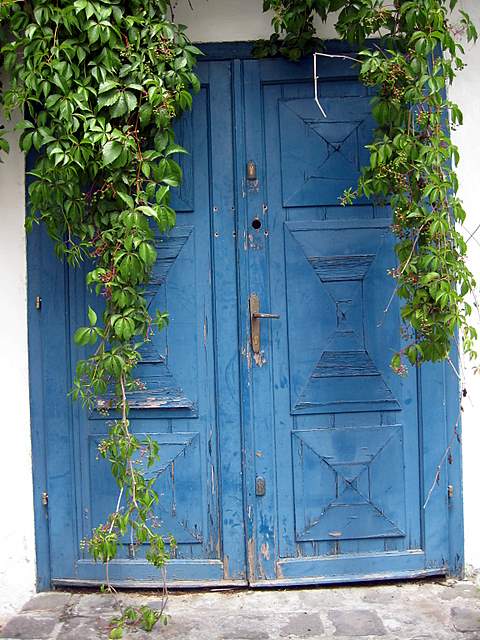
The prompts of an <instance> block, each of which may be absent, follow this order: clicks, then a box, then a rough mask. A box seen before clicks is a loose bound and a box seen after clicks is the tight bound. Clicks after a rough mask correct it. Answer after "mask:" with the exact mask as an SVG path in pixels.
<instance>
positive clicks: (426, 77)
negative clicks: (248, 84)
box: [255, 0, 477, 373]
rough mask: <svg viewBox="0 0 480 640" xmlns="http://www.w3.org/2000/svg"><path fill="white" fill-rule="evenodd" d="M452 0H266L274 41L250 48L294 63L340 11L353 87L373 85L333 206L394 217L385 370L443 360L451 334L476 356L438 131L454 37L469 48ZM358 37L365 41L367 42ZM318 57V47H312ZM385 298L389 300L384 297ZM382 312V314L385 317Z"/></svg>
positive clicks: (453, 115) (468, 27)
mask: <svg viewBox="0 0 480 640" xmlns="http://www.w3.org/2000/svg"><path fill="white" fill-rule="evenodd" d="M456 5H457V0H415V1H406V0H394V2H393V3H385V2H383V1H382V0H300V1H296V0H265V2H264V9H265V10H269V9H273V11H274V18H273V21H272V24H273V27H274V31H275V33H274V34H273V35H272V37H271V38H270V40H267V41H261V42H259V43H258V44H257V47H256V50H255V52H256V54H257V55H258V56H260V57H264V56H269V55H276V54H282V55H284V56H286V57H287V58H290V59H293V60H296V59H298V58H300V57H302V56H303V55H305V54H308V53H311V52H312V50H313V49H314V48H315V47H317V40H316V38H315V29H314V23H313V19H314V16H315V15H318V16H319V17H320V18H321V19H325V18H326V17H327V16H328V14H329V13H330V12H332V11H340V13H339V15H338V20H337V24H336V29H337V32H338V33H339V35H340V36H341V37H342V38H343V39H345V40H347V41H348V42H349V43H351V44H352V45H355V46H356V47H357V49H359V50H358V53H357V54H355V56H356V57H355V58H353V62H355V60H356V61H357V64H358V71H359V77H360V80H361V81H362V82H363V83H364V84H365V85H366V86H367V87H374V88H375V90H376V92H375V97H374V98H373V115H374V116H375V118H376V121H377V123H378V128H377V130H376V135H375V140H374V141H373V142H372V144H371V145H369V146H368V149H369V151H370V164H369V166H367V167H364V168H363V169H362V172H361V176H360V179H359V182H358V185H357V187H356V188H355V187H353V186H352V189H350V190H348V191H347V192H346V193H345V194H343V197H342V203H343V204H350V203H352V202H353V201H354V200H355V199H356V198H359V197H362V196H366V197H367V198H374V199H376V200H380V201H382V202H384V203H386V202H388V203H389V204H390V205H391V208H392V211H393V224H392V230H393V233H394V234H395V235H396V237H397V244H396V252H397V256H398V266H396V267H394V268H393V267H392V269H391V271H390V274H391V276H392V277H393V278H394V280H395V283H396V284H395V293H396V294H397V295H398V296H399V297H400V298H401V299H402V300H403V302H404V303H403V305H402V317H403V320H404V321H405V327H404V330H403V334H404V338H405V346H404V347H403V348H402V350H401V351H399V352H398V353H396V354H395V355H394V356H393V359H392V367H393V369H394V370H395V371H397V372H398V373H405V372H406V370H407V369H406V366H405V364H404V362H405V360H408V361H410V363H411V364H419V363H422V362H425V361H438V360H443V359H444V358H447V357H448V356H449V353H450V349H451V345H452V342H453V341H454V340H455V338H456V335H457V333H458V332H459V333H460V335H461V337H462V339H463V350H464V352H466V353H469V354H470V355H471V356H475V355H476V353H475V344H474V343H475V339H476V337H477V334H476V331H475V328H474V327H473V326H472V325H471V324H470V320H469V317H470V316H471V312H472V308H471V306H470V304H469V303H468V301H467V297H468V296H469V295H470V294H472V293H473V291H474V287H475V281H474V278H473V276H472V274H471V272H470V270H469V269H468V267H467V265H466V263H465V258H466V252H467V247H466V243H465V241H464V238H463V236H462V234H461V231H460V230H459V229H458V227H457V225H458V224H461V223H463V221H464V219H465V211H464V209H463V207H462V203H461V202H460V200H459V198H458V196H457V190H458V180H457V176H456V173H455V166H456V164H457V163H458V160H459V154H458V149H457V148H456V146H455V145H454V144H453V142H452V141H451V139H450V136H449V132H448V127H449V126H450V127H451V128H455V127H456V126H458V125H460V124H461V123H462V113H461V111H460V109H459V107H458V106H457V105H456V104H454V103H452V102H451V101H450V100H449V99H448V96H447V88H448V86H449V85H450V84H451V83H452V82H453V80H454V78H455V75H456V73H457V72H458V71H459V70H461V69H462V68H463V66H464V63H463V60H462V54H463V52H464V50H463V47H462V44H461V40H462V39H463V37H464V36H466V39H467V40H468V41H473V40H476V38H477V32H476V30H475V27H474V25H473V24H472V22H471V20H470V18H469V16H468V14H467V13H465V12H464V11H460V12H459V13H458V15H457V16H456V17H455V18H453V17H452V14H453V12H454V10H455V8H456ZM368 38H376V40H375V42H374V44H373V45H372V44H371V45H370V46H368V47H367V46H366V42H367V39H368ZM319 50H320V51H321V49H319ZM392 298H393V296H392ZM387 311H388V309H386V312H387Z"/></svg>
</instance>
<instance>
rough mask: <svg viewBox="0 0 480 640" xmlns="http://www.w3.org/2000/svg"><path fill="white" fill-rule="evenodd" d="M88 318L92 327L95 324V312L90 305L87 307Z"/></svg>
mask: <svg viewBox="0 0 480 640" xmlns="http://www.w3.org/2000/svg"><path fill="white" fill-rule="evenodd" d="M88 320H89V322H90V324H91V326H92V327H93V326H95V325H96V324H97V314H96V313H95V311H94V310H93V309H92V307H90V306H89V307H88Z"/></svg>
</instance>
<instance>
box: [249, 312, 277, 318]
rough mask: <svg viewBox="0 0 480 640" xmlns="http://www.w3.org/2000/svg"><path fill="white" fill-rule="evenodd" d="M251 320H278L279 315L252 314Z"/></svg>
mask: <svg viewBox="0 0 480 640" xmlns="http://www.w3.org/2000/svg"><path fill="white" fill-rule="evenodd" d="M252 318H254V319H255V320H262V319H263V320H279V319H280V315H279V314H278V313H252Z"/></svg>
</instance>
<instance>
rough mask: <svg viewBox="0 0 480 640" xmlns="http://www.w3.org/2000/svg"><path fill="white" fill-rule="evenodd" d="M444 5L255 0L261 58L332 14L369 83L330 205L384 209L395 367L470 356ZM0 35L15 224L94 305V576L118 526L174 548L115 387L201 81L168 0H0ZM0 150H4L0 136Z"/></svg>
mask: <svg viewBox="0 0 480 640" xmlns="http://www.w3.org/2000/svg"><path fill="white" fill-rule="evenodd" d="M456 4H457V0H415V1H408V0H407V1H405V0H393V3H392V4H386V3H384V2H382V1H381V0H265V1H264V3H263V8H264V10H273V12H274V17H273V22H272V24H273V28H274V34H273V35H272V37H271V38H270V39H269V40H263V41H260V42H258V43H257V45H256V46H255V54H256V55H257V56H259V57H265V56H272V55H283V56H285V57H287V58H289V59H291V60H298V59H300V58H301V57H302V56H304V55H306V54H311V53H313V52H315V51H321V42H320V40H319V39H318V38H317V35H316V27H315V18H316V17H317V16H318V17H319V18H320V19H323V20H325V19H326V18H327V17H328V15H329V14H330V13H331V12H334V11H338V12H339V15H338V21H337V31H338V33H339V35H340V36H341V37H342V38H344V39H345V40H348V41H349V42H350V43H351V44H353V45H355V46H356V50H357V53H355V54H352V56H355V58H354V63H356V64H358V71H359V77H360V79H361V81H362V82H363V83H364V84H365V85H366V86H368V87H375V90H376V91H375V97H374V98H373V113H374V116H375V117H376V120H377V123H378V128H377V130H376V135H375V139H374V141H373V142H372V144H371V145H369V150H370V164H369V166H367V167H364V168H363V169H362V172H361V176H360V179H359V182H358V185H356V186H353V185H352V189H351V190H349V191H347V192H346V193H345V194H343V196H342V194H339V196H340V197H341V200H342V202H343V203H344V204H347V203H350V202H352V201H353V200H355V199H356V198H358V197H362V196H366V197H367V198H374V199H377V200H380V201H382V202H388V203H389V204H390V205H391V208H392V212H393V225H392V229H393V232H394V233H395V235H396V236H397V255H398V266H397V267H395V268H392V271H391V275H392V276H393V278H394V279H395V293H396V294H397V295H398V296H399V297H400V298H401V299H402V300H403V303H404V304H403V305H402V315H403V319H404V321H405V329H404V337H405V347H404V348H403V349H402V350H401V351H400V352H399V353H397V354H395V355H394V357H393V360H392V366H393V368H394V369H395V370H396V371H397V372H399V373H402V372H404V371H405V364H404V362H405V358H406V359H408V360H409V361H410V362H411V363H412V364H419V363H421V362H424V361H436V360H441V359H443V358H446V357H448V354H449V351H450V346H451V343H452V340H453V339H454V338H455V336H456V334H457V332H459V333H460V334H461V337H462V339H463V347H464V350H465V351H466V352H469V353H470V354H472V355H474V340H475V338H476V333H475V330H474V328H473V327H472V326H471V325H470V323H469V316H470V314H471V308H470V306H469V304H468V302H467V300H466V299H467V296H468V295H469V294H470V293H471V292H472V291H473V289H474V286H475V282H474V279H473V276H472V274H471V273H470V271H469V270H468V268H467V266H466V264H465V257H466V245H465V242H464V240H463V238H462V235H461V233H460V232H459V231H458V229H457V226H456V225H457V223H462V222H463V220H464V218H465V212H464V210H463V208H462V204H461V202H460V200H459V199H458V197H457V189H458V181H457V177H456V174H455V169H454V167H455V165H456V164H457V163H458V159H459V158H458V150H457V149H456V147H455V146H454V145H453V143H452V141H451V140H450V137H449V135H448V127H449V126H451V127H452V128H454V127H456V126H457V125H459V124H461V121H462V115H461V112H460V110H459V108H458V106H457V105H455V104H453V103H452V102H451V101H450V100H449V99H448V97H447V94H446V90H447V87H448V85H450V84H451V82H452V81H453V79H454V78H455V75H456V73H457V71H458V70H461V69H462V67H463V61H462V53H463V49H462V46H461V43H460V40H461V38H463V36H464V34H465V35H466V37H467V39H468V40H469V41H471V40H475V39H476V31H475V28H474V26H473V24H472V22H471V20H470V18H469V17H468V15H467V14H466V13H464V12H460V14H459V20H458V21H456V20H455V19H453V18H452V13H453V12H454V10H455V8H456ZM457 22H458V25H457ZM0 28H1V38H2V47H1V57H2V63H3V68H4V70H5V71H6V73H7V75H8V78H9V84H8V87H5V88H4V89H2V93H1V99H2V105H3V111H4V114H5V115H6V116H7V117H9V116H10V115H11V114H12V112H14V111H20V112H23V114H24V118H23V120H22V121H21V122H20V124H19V129H20V131H21V137H20V146H21V149H22V150H23V151H24V152H25V153H31V157H32V158H33V166H32V168H31V170H30V171H29V187H28V200H29V215H28V218H27V228H28V229H30V228H31V227H32V226H33V225H34V224H37V223H41V224H43V225H44V226H45V227H46V229H47V230H48V232H49V234H50V236H51V237H52V239H53V241H54V245H55V251H56V253H57V255H58V256H59V257H61V258H64V259H66V260H68V262H69V263H71V264H72V265H74V266H77V265H79V264H80V263H82V262H85V261H86V262H87V263H88V264H89V265H90V267H89V271H88V275H87V285H88V287H89V288H91V289H92V290H94V291H95V292H96V294H97V295H98V296H99V298H100V299H101V300H102V301H103V302H102V305H99V306H101V308H102V310H101V312H100V311H98V308H97V307H96V308H95V309H93V308H89V309H88V318H85V326H82V327H80V328H78V329H77V331H76V333H75V341H76V342H77V343H78V344H79V345H80V346H83V347H84V348H86V349H87V350H88V351H89V353H90V355H89V356H88V357H86V359H84V360H81V361H80V362H78V364H77V368H76V377H75V380H74V386H73V390H72V395H73V397H74V398H75V399H79V400H81V401H83V403H84V404H85V405H86V406H88V407H90V408H92V409H98V408H99V404H98V399H99V398H101V399H102V400H101V406H102V407H103V409H105V408H106V409H107V410H108V412H109V414H111V416H113V417H112V419H111V421H110V422H109V433H108V436H107V437H106V438H105V439H104V440H103V441H102V442H101V443H100V446H99V455H101V456H102V457H104V458H105V459H107V460H108V461H109V462H110V464H111V468H112V473H113V476H114V478H115V481H116V483H117V485H118V501H117V504H116V506H115V505H114V508H113V511H112V513H111V515H110V516H109V517H108V519H107V521H106V522H104V523H103V524H100V525H98V526H97V527H96V528H95V530H94V531H93V534H92V536H91V538H90V539H89V540H87V541H86V543H85V544H86V546H87V547H88V550H89V551H90V553H91V554H92V555H93V557H94V558H95V559H96V560H99V561H101V562H103V563H105V565H106V567H107V582H108V566H109V563H110V561H111V560H113V559H114V558H115V557H116V555H117V551H118V547H119V544H120V542H121V540H122V539H123V537H124V536H126V535H130V537H131V542H132V545H131V546H132V548H133V549H135V548H137V547H138V546H139V545H142V544H144V543H147V545H148V547H147V548H148V551H147V558H148V560H150V561H151V562H152V563H153V564H154V565H155V566H156V567H159V568H162V567H163V566H164V564H165V561H166V559H167V557H168V547H167V545H166V543H167V542H169V547H170V548H172V547H174V545H175V542H174V540H171V539H170V540H166V539H165V535H164V534H165V532H162V531H161V530H160V528H159V524H160V523H158V522H157V520H156V518H155V516H154V506H155V504H156V502H158V499H159V498H158V495H157V493H156V491H155V487H154V478H153V479H149V478H148V473H146V471H147V470H148V468H151V467H152V466H153V465H154V464H155V462H156V461H157V460H158V458H159V450H158V444H157V443H156V442H155V441H154V440H153V439H151V438H148V437H139V436H138V435H136V434H135V433H134V432H133V431H132V429H131V425H130V420H129V403H128V394H129V392H130V391H132V390H135V389H137V388H138V385H139V384H140V383H139V382H138V381H137V380H136V379H135V367H136V365H137V364H138V362H139V361H140V347H141V346H142V344H143V343H144V342H145V341H148V340H150V339H151V337H152V333H153V332H154V331H160V330H162V329H163V328H164V327H165V326H166V325H167V323H168V314H167V312H166V310H165V311H163V312H160V311H158V312H157V313H156V315H155V317H153V318H152V317H151V315H150V313H149V309H148V306H147V302H146V299H145V296H144V287H145V285H146V284H147V283H148V280H149V276H150V273H151V270H152V267H153V265H154V263H155V260H156V250H155V237H156V235H158V234H160V235H161V234H164V233H166V232H168V230H169V229H171V228H172V227H173V226H174V224H175V212H174V211H173V209H172V208H171V207H170V205H169V196H170V190H171V189H172V188H175V187H177V186H179V185H180V183H181V180H182V175H181V169H180V166H179V164H178V163H177V161H176V159H175V158H176V157H177V155H178V154H180V153H184V150H183V149H182V148H180V147H179V146H178V145H177V144H176V143H175V137H174V133H173V121H174V119H175V118H176V117H178V116H179V115H181V113H182V112H183V111H184V110H186V109H189V108H190V107H191V102H192V97H191V92H192V91H195V90H197V89H198V87H199V82H198V79H197V77H196V76H195V73H194V67H195V63H196V60H197V56H198V55H199V54H200V51H199V50H198V49H197V48H196V47H194V46H193V45H192V44H191V43H190V42H189V40H188V38H187V36H186V35H185V33H184V29H183V27H181V26H179V25H177V24H175V22H174V21H173V15H172V12H171V7H170V3H169V2H168V1H167V0H74V1H73V2H72V1H70V0H23V1H22V0H0ZM372 37H374V38H376V40H375V43H374V44H373V45H370V46H368V47H367V46H366V45H365V43H366V41H367V39H369V38H372ZM355 61H356V62H355ZM0 150H2V151H5V152H6V151H8V144H7V142H6V139H5V137H4V130H0ZM386 311H387V310H386ZM105 398H109V400H108V401H105ZM108 417H110V416H108ZM106 419H107V417H106ZM161 617H163V611H162V612H161V613H159V614H158V616H156V615H155V614H154V613H152V612H151V611H150V610H147V609H145V608H142V609H141V610H138V611H136V610H129V611H127V612H125V613H124V614H123V615H122V617H121V618H119V620H118V621H117V626H116V627H115V628H114V629H113V631H112V637H121V634H122V627H123V626H125V625H127V624H140V625H143V626H144V627H145V628H147V629H151V628H152V626H153V625H154V624H155V622H156V621H157V619H158V618H161Z"/></svg>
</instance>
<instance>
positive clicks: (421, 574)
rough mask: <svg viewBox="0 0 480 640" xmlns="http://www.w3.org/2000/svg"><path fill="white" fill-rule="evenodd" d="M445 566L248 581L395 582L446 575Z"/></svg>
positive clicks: (267, 585)
mask: <svg viewBox="0 0 480 640" xmlns="http://www.w3.org/2000/svg"><path fill="white" fill-rule="evenodd" d="M447 574H448V571H447V569H445V568H443V569H442V568H436V569H424V570H422V571H392V572H391V573H378V574H368V575H363V574H361V575H350V576H349V575H342V576H318V577H308V578H278V579H275V580H258V581H252V582H250V585H249V586H250V588H251V589H275V587H282V588H283V587H300V588H301V587H309V586H311V587H314V586H321V585H325V586H328V585H336V586H339V587H342V586H345V587H347V586H349V585H353V584H357V583H373V582H375V583H378V582H395V581H400V580H422V579H423V578H433V577H435V576H446V575H447Z"/></svg>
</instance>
